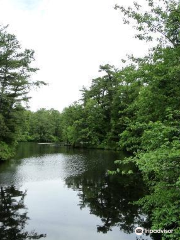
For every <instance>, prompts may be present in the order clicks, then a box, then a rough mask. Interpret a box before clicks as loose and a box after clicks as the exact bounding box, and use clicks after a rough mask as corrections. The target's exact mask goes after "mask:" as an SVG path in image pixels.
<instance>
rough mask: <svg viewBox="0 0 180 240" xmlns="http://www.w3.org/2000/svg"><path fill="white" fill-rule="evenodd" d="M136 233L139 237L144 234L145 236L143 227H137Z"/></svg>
mask: <svg viewBox="0 0 180 240" xmlns="http://www.w3.org/2000/svg"><path fill="white" fill-rule="evenodd" d="M135 233H136V234H137V235H142V234H143V228H142V227H137V228H136V229H135Z"/></svg>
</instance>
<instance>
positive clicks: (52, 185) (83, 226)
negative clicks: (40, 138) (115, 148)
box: [0, 143, 151, 240]
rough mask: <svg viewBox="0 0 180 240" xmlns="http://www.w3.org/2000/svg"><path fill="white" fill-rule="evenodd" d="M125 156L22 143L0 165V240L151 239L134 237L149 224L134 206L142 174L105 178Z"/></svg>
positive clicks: (141, 190)
mask: <svg viewBox="0 0 180 240" xmlns="http://www.w3.org/2000/svg"><path fill="white" fill-rule="evenodd" d="M123 157H124V156H123V154H120V153H116V152H111V151H102V150H80V149H79V150H78V149H75V150H73V149H70V148H69V149H68V148H62V147H56V146H52V145H39V144H34V143H29V144H20V146H19V149H18V152H17V156H16V157H15V159H13V160H11V161H8V162H6V163H4V164H1V165H0V186H1V192H0V239H1V240H16V239H19V240H20V239H40V238H42V239H43V238H44V239H47V240H84V239H85V240H106V239H107V240H116V239H120V240H121V239H122V240H136V239H148V240H149V239H151V238H150V237H148V236H144V237H139V238H137V236H136V234H135V233H134V229H135V228H136V227H137V226H141V224H144V225H145V224H146V221H147V218H146V217H145V216H144V215H143V213H142V211H141V209H140V208H139V207H138V206H136V205H132V204H130V202H133V201H136V200H138V199H139V198H140V197H142V196H143V194H144V186H143V183H142V179H141V177H140V175H139V174H137V175H130V176H125V175H124V176H118V177H117V176H111V177H109V176H108V175H107V170H114V169H115V168H116V166H115V165H114V160H116V159H123ZM126 168H128V166H126Z"/></svg>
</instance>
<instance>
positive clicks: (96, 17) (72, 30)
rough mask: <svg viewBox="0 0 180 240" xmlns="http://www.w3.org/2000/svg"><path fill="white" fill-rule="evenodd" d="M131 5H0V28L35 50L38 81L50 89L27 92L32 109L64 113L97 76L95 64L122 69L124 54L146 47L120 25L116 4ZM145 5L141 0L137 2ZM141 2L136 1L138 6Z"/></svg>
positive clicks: (106, 0)
mask: <svg viewBox="0 0 180 240" xmlns="http://www.w3.org/2000/svg"><path fill="white" fill-rule="evenodd" d="M133 1H134V0H0V23H1V24H3V25H6V24H9V25H10V26H9V29H8V31H9V32H10V33H14V34H15V35H16V36H17V39H18V40H19V41H20V43H21V45H22V46H23V47H25V48H30V49H34V50H35V53H36V54H35V57H36V67H38V68H40V70H39V71H38V73H37V74H36V75H35V78H36V79H37V80H42V81H46V82H48V83H49V86H46V87H42V88H40V89H39V90H38V91H33V92H31V96H32V99H31V101H30V107H31V109H32V110H37V109H39V108H42V107H45V108H55V109H57V110H60V111H61V110H62V109H63V108H64V107H67V106H68V105H70V104H71V103H73V102H74V101H77V100H78V99H79V98H80V96H81V95H80V92H79V90H80V89H82V86H83V85H84V86H89V85H90V82H91V79H92V78H96V77H98V75H99V73H98V70H99V65H102V64H107V63H109V64H111V65H115V66H116V67H120V66H121V59H122V58H125V57H126V54H132V53H133V54H134V55H135V56H142V55H144V54H145V53H146V52H147V49H148V48H149V46H147V44H146V43H143V42H140V41H138V40H136V39H135V38H134V37H133V36H134V33H133V30H132V28H131V27H130V26H127V25H123V23H122V16H121V15H120V12H119V11H115V10H114V8H113V7H114V5H115V4H116V3H118V4H120V5H121V4H123V5H124V4H126V5H129V4H132V3H133ZM141 1H143V0H141ZM138 2H140V0H139V1H138Z"/></svg>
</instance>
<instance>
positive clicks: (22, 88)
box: [0, 26, 44, 160]
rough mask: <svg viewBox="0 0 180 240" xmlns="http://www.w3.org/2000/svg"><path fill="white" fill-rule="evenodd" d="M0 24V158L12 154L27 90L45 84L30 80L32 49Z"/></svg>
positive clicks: (26, 97) (33, 69)
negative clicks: (24, 47)
mask: <svg viewBox="0 0 180 240" xmlns="http://www.w3.org/2000/svg"><path fill="white" fill-rule="evenodd" d="M6 28H7V27H1V26H0V159H1V160H5V159H8V158H10V157H11V156H12V155H13V152H14V147H15V145H16V143H17V140H18V135H19V134H18V133H19V129H20V126H21V124H22V122H23V119H22V113H23V111H24V107H23V102H24V103H26V102H27V101H28V92H29V90H30V88H31V87H33V86H40V85H41V84H44V83H43V82H41V81H33V80H31V78H30V76H31V73H34V72H36V71H37V69H36V68H34V67H32V66H31V62H32V61H33V60H34V51H33V50H28V49H25V50H22V49H21V46H20V44H19V42H18V40H17V39H16V37H15V35H12V34H9V33H8V32H7V31H6Z"/></svg>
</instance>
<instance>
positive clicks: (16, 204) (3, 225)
mask: <svg viewBox="0 0 180 240" xmlns="http://www.w3.org/2000/svg"><path fill="white" fill-rule="evenodd" d="M25 196H26V191H25V192H23V191H20V190H18V189H16V188H15V187H14V186H10V187H1V189H0V239H1V240H25V239H40V238H45V237H46V235H45V234H37V233H36V232H35V231H31V232H28V231H25V226H26V225H27V221H28V220H29V217H28V216H27V208H26V206H25V205H24V198H25Z"/></svg>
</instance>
